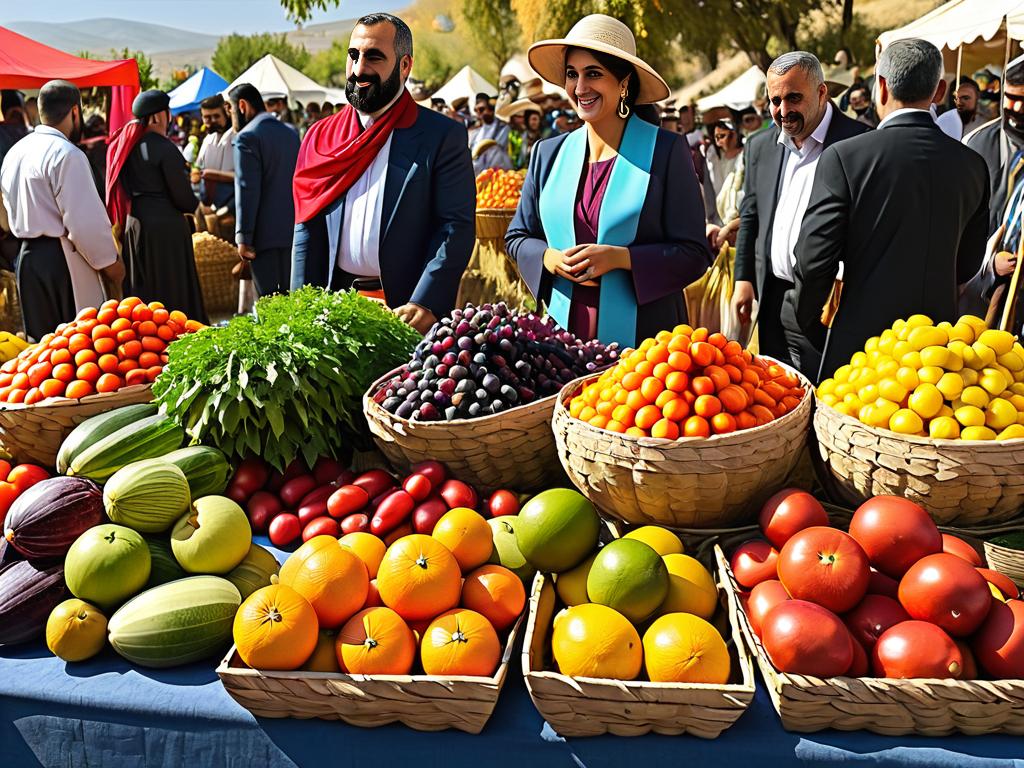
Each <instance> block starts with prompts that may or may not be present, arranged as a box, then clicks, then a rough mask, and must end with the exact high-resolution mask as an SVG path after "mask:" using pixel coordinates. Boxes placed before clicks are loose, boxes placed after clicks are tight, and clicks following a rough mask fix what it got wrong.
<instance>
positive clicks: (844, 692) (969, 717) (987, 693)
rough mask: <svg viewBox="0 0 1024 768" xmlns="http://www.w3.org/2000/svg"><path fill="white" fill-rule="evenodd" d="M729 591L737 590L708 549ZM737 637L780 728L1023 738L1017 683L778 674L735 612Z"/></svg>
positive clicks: (1022, 699)
mask: <svg viewBox="0 0 1024 768" xmlns="http://www.w3.org/2000/svg"><path fill="white" fill-rule="evenodd" d="M716 550H717V552H716V554H718V555H719V557H720V560H721V566H722V567H723V568H724V572H725V574H726V576H727V578H728V581H729V582H730V583H731V585H732V589H733V591H734V593H735V594H736V595H738V594H739V590H740V587H739V585H738V584H737V583H736V578H735V576H734V575H733V573H732V569H731V568H729V564H728V562H726V561H725V557H724V555H723V554H721V548H720V547H717V546H716ZM739 618H740V627H741V630H742V632H743V637H744V640H745V641H746V643H747V645H748V646H749V648H750V651H751V653H752V654H753V655H754V658H755V659H756V660H757V665H758V667H760V669H761V675H762V676H763V677H764V681H765V685H766V687H767V688H768V694H769V696H770V697H771V700H772V704H773V705H774V707H775V711H776V712H778V713H779V717H780V718H781V720H782V727H783V728H785V729H786V730H787V731H796V732H799V733H813V732H815V731H821V730H824V729H825V728H835V729H837V730H840V731H871V732H873V733H880V734H883V735H885V736H904V735H906V734H918V735H921V736H947V735H949V734H951V733H956V732H960V733H964V734H967V735H968V736H980V735H984V734H988V733H1004V734H1011V735H1015V736H1022V735H1024V680H932V679H914V680H897V679H893V678H879V677H830V678H827V679H822V678H820V677H812V676H809V675H792V674H788V673H786V672H780V671H779V670H777V669H776V668H775V666H774V665H773V664H772V662H771V660H770V659H769V658H768V653H767V651H765V649H764V646H763V645H762V644H761V641H760V640H759V639H758V638H757V636H756V635H755V634H754V630H753V629H752V628H751V626H750V621H749V619H748V618H747V615H746V613H745V612H744V611H743V610H742V609H741V610H740V613H739Z"/></svg>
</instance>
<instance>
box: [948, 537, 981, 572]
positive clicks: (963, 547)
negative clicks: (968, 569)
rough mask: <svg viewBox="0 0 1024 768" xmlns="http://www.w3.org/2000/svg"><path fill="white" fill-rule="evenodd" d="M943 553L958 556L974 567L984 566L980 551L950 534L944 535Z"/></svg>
mask: <svg viewBox="0 0 1024 768" xmlns="http://www.w3.org/2000/svg"><path fill="white" fill-rule="evenodd" d="M942 551H943V552H945V553H946V554H947V555H956V556H957V557H959V558H962V559H963V560H966V561H967V562H968V563H970V564H971V565H974V566H980V565H984V563H983V562H982V561H981V555H979V554H978V550H976V549H975V548H974V547H972V546H971V545H970V544H968V543H967V542H966V541H964V540H963V539H961V538H958V537H956V536H953V535H952V534H949V533H944V534H942Z"/></svg>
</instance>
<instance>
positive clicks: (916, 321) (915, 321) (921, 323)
mask: <svg viewBox="0 0 1024 768" xmlns="http://www.w3.org/2000/svg"><path fill="white" fill-rule="evenodd" d="M929 325H935V323H934V322H933V321H932V319H931V318H930V317H928V315H921V314H918V315H911V316H910V317H908V318H907V327H908V328H923V327H926V326H929Z"/></svg>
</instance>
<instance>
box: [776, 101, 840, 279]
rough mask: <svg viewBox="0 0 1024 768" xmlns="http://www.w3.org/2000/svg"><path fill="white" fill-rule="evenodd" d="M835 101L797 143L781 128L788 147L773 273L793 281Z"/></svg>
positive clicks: (777, 218) (778, 211) (781, 133)
mask: <svg viewBox="0 0 1024 768" xmlns="http://www.w3.org/2000/svg"><path fill="white" fill-rule="evenodd" d="M832 109H833V107H832V103H831V102H829V103H828V104H826V105H825V116H824V117H822V118H821V122H820V123H818V127H817V128H815V129H814V132H813V133H812V134H811V135H810V136H808V137H807V138H806V139H804V143H803V146H802V147H797V146H796V144H794V143H793V139H791V138H790V137H789V136H787V135H786V133H785V132H784V131H780V132H779V144H782V145H783V146H784V147H785V148H786V152H785V154H784V156H783V160H782V174H781V178H780V180H779V197H778V201H777V202H776V205H775V220H774V222H773V223H772V248H771V251H772V252H771V265H772V273H773V274H774V275H775V276H776V277H777V278H779V279H780V280H788V281H789V282H793V267H794V265H795V264H796V256H795V255H794V253H793V248H794V247H795V246H796V241H797V239H798V238H799V237H800V224H801V223H802V222H803V220H804V213H806V212H807V203H808V202H810V199H811V189H812V187H813V186H814V171H815V169H816V168H817V167H818V158H819V157H821V153H822V152H823V151H824V149H825V136H826V135H828V128H829V126H830V125H832Z"/></svg>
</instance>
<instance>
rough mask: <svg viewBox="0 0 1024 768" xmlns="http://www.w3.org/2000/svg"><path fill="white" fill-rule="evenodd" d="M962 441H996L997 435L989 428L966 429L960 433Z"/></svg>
mask: <svg viewBox="0 0 1024 768" xmlns="http://www.w3.org/2000/svg"><path fill="white" fill-rule="evenodd" d="M960 439H961V440H995V439H996V433H995V432H993V431H992V430H991V429H989V428H988V427H964V428H963V429H962V430H961V431H960Z"/></svg>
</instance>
